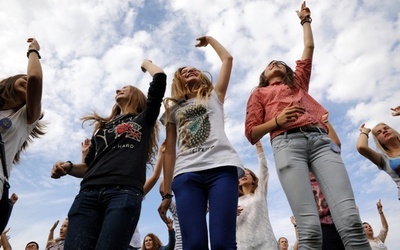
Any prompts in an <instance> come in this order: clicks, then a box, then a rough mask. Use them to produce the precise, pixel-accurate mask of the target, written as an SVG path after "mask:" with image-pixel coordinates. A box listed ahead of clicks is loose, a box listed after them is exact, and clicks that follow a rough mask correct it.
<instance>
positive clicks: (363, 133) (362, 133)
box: [360, 132, 369, 139]
mask: <svg viewBox="0 0 400 250" xmlns="http://www.w3.org/2000/svg"><path fill="white" fill-rule="evenodd" d="M360 135H366V136H367V138H368V139H369V135H368V133H365V132H361V133H360Z"/></svg>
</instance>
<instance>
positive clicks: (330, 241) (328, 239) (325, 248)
mask: <svg viewBox="0 0 400 250" xmlns="http://www.w3.org/2000/svg"><path fill="white" fill-rule="evenodd" d="M321 228H322V250H345V248H344V245H343V242H342V238H340V235H339V233H338V232H337V230H336V227H335V224H321Z"/></svg>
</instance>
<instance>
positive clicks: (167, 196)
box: [162, 194, 174, 200]
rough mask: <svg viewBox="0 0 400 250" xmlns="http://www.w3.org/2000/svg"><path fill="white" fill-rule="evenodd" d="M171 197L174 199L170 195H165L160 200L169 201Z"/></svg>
mask: <svg viewBox="0 0 400 250" xmlns="http://www.w3.org/2000/svg"><path fill="white" fill-rule="evenodd" d="M172 197H174V195H172V194H166V195H163V196H162V200H165V199H171V198H172Z"/></svg>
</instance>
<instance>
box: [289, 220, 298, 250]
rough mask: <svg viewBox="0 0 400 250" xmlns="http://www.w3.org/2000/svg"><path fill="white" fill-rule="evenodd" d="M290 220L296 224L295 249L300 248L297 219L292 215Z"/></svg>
mask: <svg viewBox="0 0 400 250" xmlns="http://www.w3.org/2000/svg"><path fill="white" fill-rule="evenodd" d="M290 221H291V222H292V224H293V226H294V232H295V234H296V241H295V242H294V245H293V250H298V249H299V233H298V230H297V224H296V220H295V218H294V216H293V215H292V216H290Z"/></svg>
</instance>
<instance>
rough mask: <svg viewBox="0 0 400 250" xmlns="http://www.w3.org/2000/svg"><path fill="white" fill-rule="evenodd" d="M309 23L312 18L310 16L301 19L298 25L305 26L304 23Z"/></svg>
mask: <svg viewBox="0 0 400 250" xmlns="http://www.w3.org/2000/svg"><path fill="white" fill-rule="evenodd" d="M311 22H312V18H311V17H310V16H306V17H305V18H303V19H302V20H301V21H300V24H301V25H303V24H305V23H311Z"/></svg>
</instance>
